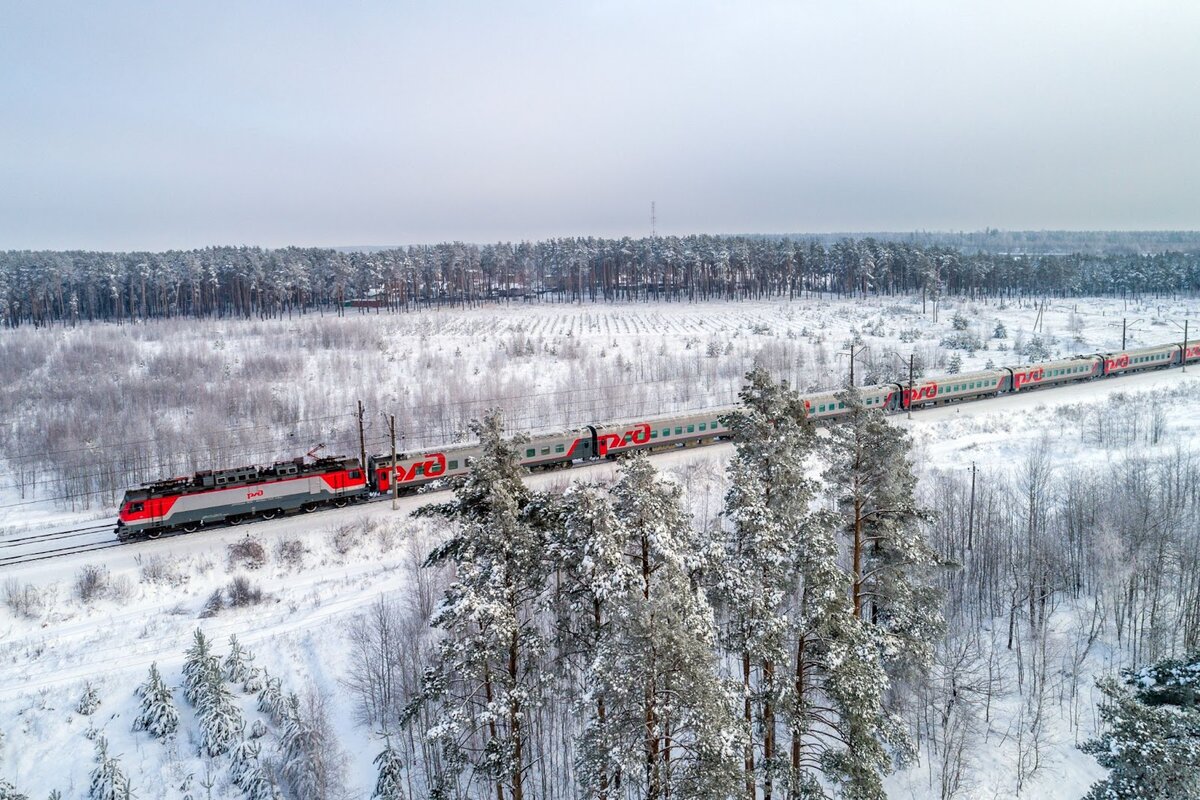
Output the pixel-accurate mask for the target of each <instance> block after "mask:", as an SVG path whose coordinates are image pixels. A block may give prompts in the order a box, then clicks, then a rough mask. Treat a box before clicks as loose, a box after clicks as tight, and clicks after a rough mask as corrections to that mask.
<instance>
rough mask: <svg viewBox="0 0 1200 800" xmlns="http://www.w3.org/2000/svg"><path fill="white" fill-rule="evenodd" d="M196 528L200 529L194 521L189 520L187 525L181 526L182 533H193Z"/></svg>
mask: <svg viewBox="0 0 1200 800" xmlns="http://www.w3.org/2000/svg"><path fill="white" fill-rule="evenodd" d="M198 530H200V525H199V524H198V523H195V522H189V523H188V524H187V525H184V526H183V532H184V533H195V532H196V531H198Z"/></svg>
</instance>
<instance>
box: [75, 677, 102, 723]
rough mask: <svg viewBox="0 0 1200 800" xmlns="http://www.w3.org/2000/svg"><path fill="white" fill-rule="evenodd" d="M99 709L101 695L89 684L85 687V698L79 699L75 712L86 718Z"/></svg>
mask: <svg viewBox="0 0 1200 800" xmlns="http://www.w3.org/2000/svg"><path fill="white" fill-rule="evenodd" d="M99 707H100V695H98V694H97V693H96V687H95V686H92V684H91V683H90V682H89V683H87V684H86V685H85V686H84V690H83V696H82V697H80V698H79V702H78V703H77V704H76V706H75V710H76V711H77V712H79V713H80V714H82V715H84V716H85V717H90V716H91V715H92V714H94V713H96V709H97V708H99Z"/></svg>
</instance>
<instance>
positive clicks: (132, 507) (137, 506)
mask: <svg viewBox="0 0 1200 800" xmlns="http://www.w3.org/2000/svg"><path fill="white" fill-rule="evenodd" d="M145 507H146V504H145V503H130V504H129V513H130V514H136V513H137V512H139V511H141V510H143V509H145Z"/></svg>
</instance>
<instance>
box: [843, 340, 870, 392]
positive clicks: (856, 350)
mask: <svg viewBox="0 0 1200 800" xmlns="http://www.w3.org/2000/svg"><path fill="white" fill-rule="evenodd" d="M866 349H867V346H866V345H865V344H860V345H859V346H858V347H857V348H856V347H855V346H854V345H853V344H852V345H850V352H846V351H845V350H843V351H842V352H841V353H839V354H838V355H843V356H850V385H851V386H853V385H854V359H856V358H858V357H859V356H860V355H862V351H863V350H866Z"/></svg>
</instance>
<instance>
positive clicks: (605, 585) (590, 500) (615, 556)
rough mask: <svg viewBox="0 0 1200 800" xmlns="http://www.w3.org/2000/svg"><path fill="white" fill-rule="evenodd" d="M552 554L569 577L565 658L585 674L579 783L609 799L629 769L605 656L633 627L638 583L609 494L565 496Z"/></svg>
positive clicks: (560, 615)
mask: <svg viewBox="0 0 1200 800" xmlns="http://www.w3.org/2000/svg"><path fill="white" fill-rule="evenodd" d="M559 507H560V509H561V511H560V518H559V520H558V524H557V525H556V526H555V531H554V534H553V539H552V541H551V544H550V550H549V556H550V558H551V559H552V560H553V561H554V563H555V564H557V565H558V569H559V571H560V573H561V576H562V577H561V579H560V585H561V587H562V588H561V589H560V590H559V591H557V592H555V595H554V606H555V608H554V613H555V618H556V621H557V626H556V627H557V630H558V632H559V637H560V638H561V641H560V642H558V649H559V651H560V652H561V653H562V654H563V655H562V656H561V657H560V658H561V659H563V660H565V661H567V662H569V669H570V670H571V671H572V672H573V673H574V674H576V675H577V676H578V685H579V692H578V693H577V694H576V696H575V698H574V699H575V703H576V706H577V708H578V709H579V713H580V714H581V716H582V718H583V720H584V724H583V726H582V727H583V731H582V735H581V737H580V741H579V743H578V746H579V756H578V759H577V761H578V763H579V783H580V788H581V789H582V790H583V792H584V793H585V794H587V795H588V796H595V797H607V796H608V793H609V791H610V788H611V786H612V785H613V784H614V779H615V776H616V775H617V774H618V771H619V769H620V767H621V753H620V743H619V738H618V735H617V731H616V730H615V726H614V723H613V720H612V717H611V714H610V712H609V708H608V706H609V702H610V701H609V700H607V699H606V686H605V676H604V675H603V674H597V669H596V667H597V666H598V665H599V664H602V663H603V661H602V660H601V661H597V657H598V656H600V655H601V654H602V653H607V652H608V641H607V638H608V637H609V636H610V635H611V634H612V633H613V631H614V626H627V625H628V622H629V620H628V614H629V613H630V611H631V608H632V605H631V603H630V600H631V599H632V595H631V592H632V591H633V589H634V587H635V583H636V582H637V580H639V579H638V577H637V575H636V573H635V572H634V569H633V565H632V562H631V560H630V559H629V558H628V557H627V555H626V552H627V548H628V546H629V545H628V536H627V534H626V531H625V529H624V527H623V526H622V525H621V524H620V522H619V521H618V520H617V518H616V516H615V514H614V513H613V509H612V504H611V503H610V502H609V499H608V497H607V496H606V494H605V492H604V491H603V490H602V489H601V488H600V487H599V486H596V485H591V484H582V483H577V484H575V485H574V486H572V487H571V488H570V489H569V490H567V492H566V493H565V494H564V495H563V497H562V502H561V504H560V506H559Z"/></svg>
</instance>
